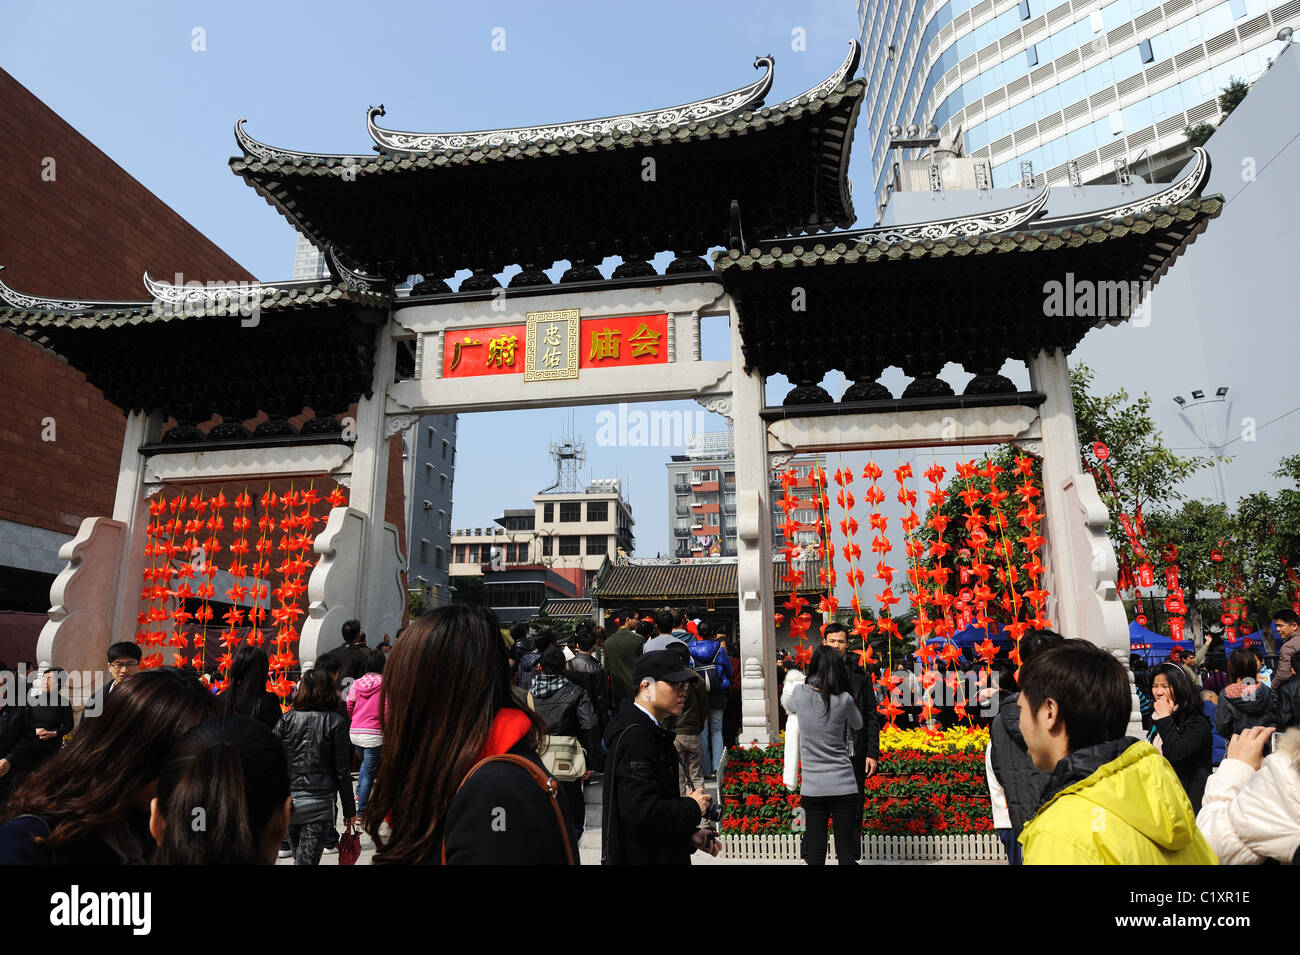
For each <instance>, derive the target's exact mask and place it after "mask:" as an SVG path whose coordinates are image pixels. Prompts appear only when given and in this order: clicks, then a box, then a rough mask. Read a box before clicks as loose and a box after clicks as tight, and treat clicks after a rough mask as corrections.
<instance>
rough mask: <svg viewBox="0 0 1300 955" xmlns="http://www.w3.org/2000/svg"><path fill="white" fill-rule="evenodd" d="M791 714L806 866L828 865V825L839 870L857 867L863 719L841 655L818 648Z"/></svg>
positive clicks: (793, 694)
mask: <svg viewBox="0 0 1300 955" xmlns="http://www.w3.org/2000/svg"><path fill="white" fill-rule="evenodd" d="M786 710H787V711H788V712H789V713H790V714H791V715H797V716H798V717H799V763H800V770H801V772H802V776H803V779H802V782H801V783H800V786H799V807H800V808H801V809H802V810H803V811H804V824H805V830H804V837H803V860H804V862H806V863H808V865H825V864H826V841H827V840H826V825H827V823H828V822H832V821H833V822H834V827H835V854H836V856H837V857H838V859H839V864H840V865H854V864H856V863H857V860H858V850H859V847H860V845H861V839H862V819H861V818H860V817H859V818H856V819H855V818H854V817H855V816H857V815H858V811H857V808H858V779H857V776H855V775H854V773H853V731H855V730H860V729H862V713H861V712H860V711H859V710H858V707H857V704H856V703H854V702H853V695H852V694H851V693H850V692H849V671H848V669H847V668H846V667H845V665H844V660H843V658H842V657H841V656H840V655H839V651H837V650H835V649H833V648H832V647H827V646H821V647H818V648H817V649H816V650H815V651H814V652H813V656H812V663H811V664H810V665H809V667H808V676H807V679H806V680H805V681H804V682H803V683H801V684H799V685H798V686H796V687H794V689H793V690H792V691H791V693H790V698H789V700H787V702H786Z"/></svg>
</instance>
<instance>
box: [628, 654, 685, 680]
mask: <svg viewBox="0 0 1300 955" xmlns="http://www.w3.org/2000/svg"><path fill="white" fill-rule="evenodd" d="M646 677H649V678H650V679H652V680H663V681H664V682H665V683H685V682H686V681H687V680H692V679H694V678H695V674H694V673H693V672H692V671H690V670H688V669H687V668H686V667H685V666H683V665H682V658H681V657H680V656H678V655H677V654H676V653H673V651H671V650H656V651H653V652H651V653H643V654H641V655H640V656H639V657H637V658H636V663H634V664H633V665H632V682H633V683H634V684H636V685H638V686H639V685H640V684H641V681H642V680H644V679H645V678H646Z"/></svg>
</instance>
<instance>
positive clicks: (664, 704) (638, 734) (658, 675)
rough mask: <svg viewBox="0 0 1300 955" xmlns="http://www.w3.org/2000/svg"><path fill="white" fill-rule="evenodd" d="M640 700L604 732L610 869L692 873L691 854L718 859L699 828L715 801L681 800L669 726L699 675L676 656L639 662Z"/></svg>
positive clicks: (713, 841) (701, 795)
mask: <svg viewBox="0 0 1300 955" xmlns="http://www.w3.org/2000/svg"><path fill="white" fill-rule="evenodd" d="M632 679H633V681H634V683H635V686H636V687H637V690H636V696H635V698H634V699H631V700H624V701H623V703H622V706H621V707H620V709H619V711H618V713H617V715H616V716H615V717H614V719H613V721H612V722H611V723H610V724H609V728H608V729H607V730H606V731H605V746H606V748H607V749H608V750H609V759H608V762H607V773H606V778H605V787H604V793H603V797H604V800H603V801H604V805H603V807H602V813H601V831H602V850H603V851H602V857H601V862H602V863H603V864H605V865H690V862H691V853H692V852H694V851H695V850H696V849H704V850H705V851H707V852H709V853H710V854H712V855H717V854H718V852H719V850H720V845H719V843H718V841H717V834H716V833H714V832H713V830H711V829H699V828H697V827H698V825H699V822H700V819H701V818H702V817H703V814H704V812H705V811H706V810H707V809H708V808H709V803H710V802H711V800H712V797H710V796H709V794H708V793H706V792H704V791H703V790H695V791H693V792H691V793H690V795H688V796H682V795H680V794H679V792H678V788H677V786H678V783H677V773H678V758H677V750H676V748H675V747H674V745H673V742H674V736H675V734H674V733H672V732H671V731H670V730H666V729H664V728H663V722H664V720H665V719H666V718H667V717H669V716H673V715H675V714H678V713H680V712H681V711H682V705H683V704H684V703H685V701H686V691H687V685H688V683H689V682H690V681H692V680H694V679H695V676H694V674H692V673H691V671H690V670H689V669H687V668H686V667H684V666H683V665H682V662H681V660H680V659H679V658H678V656H677V655H676V654H674V653H672V652H670V651H666V650H663V651H658V652H652V653H643V654H642V655H641V656H639V657H637V659H636V664H635V665H634V667H633V671H632Z"/></svg>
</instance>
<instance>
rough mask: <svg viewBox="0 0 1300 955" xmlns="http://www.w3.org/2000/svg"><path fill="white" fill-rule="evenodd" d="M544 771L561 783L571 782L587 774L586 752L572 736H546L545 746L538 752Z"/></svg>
mask: <svg viewBox="0 0 1300 955" xmlns="http://www.w3.org/2000/svg"><path fill="white" fill-rule="evenodd" d="M537 755H539V756H540V757H541V758H542V765H543V766H545V767H546V771H547V772H548V773H550V774H551V775H552V776H554V777H555V778H556V779H558V780H559V781H560V782H562V783H571V782H574V781H576V780H579V779H581V778H582V777H583V776H585V775H586V774H587V753H586V750H584V749H583V748H582V744H581V743H579V742H578V740H577V738H576V737H573V736H548V737H546V748H545V749H543V750H542V751H541V752H540V753H538V754H537Z"/></svg>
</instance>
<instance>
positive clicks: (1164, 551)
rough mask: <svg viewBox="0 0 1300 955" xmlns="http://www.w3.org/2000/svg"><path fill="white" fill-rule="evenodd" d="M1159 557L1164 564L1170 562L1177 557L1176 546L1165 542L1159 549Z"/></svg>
mask: <svg viewBox="0 0 1300 955" xmlns="http://www.w3.org/2000/svg"><path fill="white" fill-rule="evenodd" d="M1160 558H1161V560H1163V561H1164V562H1165V563H1166V564H1172V563H1173V562H1174V561H1176V560H1177V559H1178V548H1177V547H1176V546H1175V545H1173V544H1167V545H1166V546H1164V547H1162V548H1161V549H1160Z"/></svg>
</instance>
